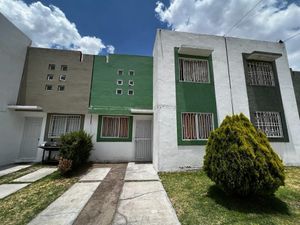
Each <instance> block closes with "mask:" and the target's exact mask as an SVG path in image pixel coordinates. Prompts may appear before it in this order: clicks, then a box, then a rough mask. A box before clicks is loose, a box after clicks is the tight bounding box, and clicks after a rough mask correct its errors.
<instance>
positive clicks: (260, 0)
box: [224, 0, 263, 36]
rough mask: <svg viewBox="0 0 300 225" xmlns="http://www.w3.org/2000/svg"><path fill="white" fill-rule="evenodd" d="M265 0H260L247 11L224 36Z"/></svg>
mask: <svg viewBox="0 0 300 225" xmlns="http://www.w3.org/2000/svg"><path fill="white" fill-rule="evenodd" d="M262 1H263V0H259V1H258V2H257V3H256V4H255V5H254V6H253V7H252V8H251V9H250V10H249V11H248V12H247V13H245V14H244V15H243V16H242V17H241V18H240V19H239V20H238V21H237V22H236V23H235V24H234V25H233V26H232V27H231V28H230V29H229V30H228V31H227V32H226V33H225V34H224V36H226V35H227V34H229V33H230V32H231V31H232V30H233V29H235V28H236V27H238V25H239V24H240V23H241V22H242V21H243V19H245V18H246V17H247V16H248V15H249V14H250V13H251V12H252V11H253V10H254V9H255V8H256V7H257V6H258V5H259V4H260V3H261V2H262Z"/></svg>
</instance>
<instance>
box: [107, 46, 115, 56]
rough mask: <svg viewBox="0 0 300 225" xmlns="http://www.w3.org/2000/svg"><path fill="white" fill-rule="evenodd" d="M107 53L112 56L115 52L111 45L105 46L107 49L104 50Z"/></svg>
mask: <svg viewBox="0 0 300 225" xmlns="http://www.w3.org/2000/svg"><path fill="white" fill-rule="evenodd" d="M106 51H107V53H109V54H114V52H115V47H114V46H112V45H107V49H106Z"/></svg>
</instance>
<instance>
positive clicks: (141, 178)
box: [112, 163, 180, 225]
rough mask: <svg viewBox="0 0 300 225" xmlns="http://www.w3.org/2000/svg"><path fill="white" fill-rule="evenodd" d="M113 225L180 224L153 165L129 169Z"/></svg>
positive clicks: (136, 165)
mask: <svg viewBox="0 0 300 225" xmlns="http://www.w3.org/2000/svg"><path fill="white" fill-rule="evenodd" d="M132 180H134V181H132ZM112 224H113V225H144V224H147V225H161V224H164V225H179V224H180V222H179V221H178V219H177V215H176V213H175V210H174V209H173V207H172V205H171V202H170V201H169V198H168V196H167V193H166V192H165V190H164V188H163V186H162V184H161V182H160V180H159V177H158V175H157V173H156V171H155V170H154V168H153V166H152V164H133V163H130V164H129V165H128V168H127V171H126V175H125V183H124V186H123V190H122V194H121V197H120V199H119V204H118V208H117V212H116V214H115V217H114V220H113V223H112Z"/></svg>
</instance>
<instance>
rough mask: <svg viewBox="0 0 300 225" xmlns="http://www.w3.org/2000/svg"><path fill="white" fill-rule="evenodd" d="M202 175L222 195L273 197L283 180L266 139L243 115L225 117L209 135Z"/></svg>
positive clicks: (278, 165) (281, 164) (279, 164)
mask: <svg viewBox="0 0 300 225" xmlns="http://www.w3.org/2000/svg"><path fill="white" fill-rule="evenodd" d="M204 171H205V172H206V174H207V175H208V177H209V178H210V179H211V180H213V181H214V182H215V183H216V184H217V185H218V186H219V187H220V188H221V189H223V190H224V191H225V192H227V193H230V194H237V195H241V196H247V195H269V194H273V193H274V192H275V191H276V190H277V189H278V188H279V186H281V185H284V179H285V175H284V166H283V163H282V161H281V159H280V158H279V157H278V155H277V154H276V153H275V152H274V151H273V149H272V147H271V145H270V143H269V141H268V139H267V137H266V135H265V134H264V133H263V132H261V131H259V130H256V128H255V127H254V126H253V125H252V123H251V122H250V121H249V119H248V118H247V117H245V116H244V115H243V114H240V115H234V116H231V117H230V116H227V117H226V118H225V119H224V121H223V122H222V124H221V126H220V127H219V128H217V129H216V130H214V131H213V132H212V133H211V135H210V137H209V139H208V142H207V146H206V154H205V157H204Z"/></svg>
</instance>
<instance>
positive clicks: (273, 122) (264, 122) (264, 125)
mask: <svg viewBox="0 0 300 225" xmlns="http://www.w3.org/2000/svg"><path fill="white" fill-rule="evenodd" d="M254 120H255V121H254V125H255V126H256V127H257V128H258V129H260V130H262V131H263V132H264V133H265V134H266V135H267V137H275V138H278V137H283V131H282V125H281V118H280V113H279V112H255V113H254Z"/></svg>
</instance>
